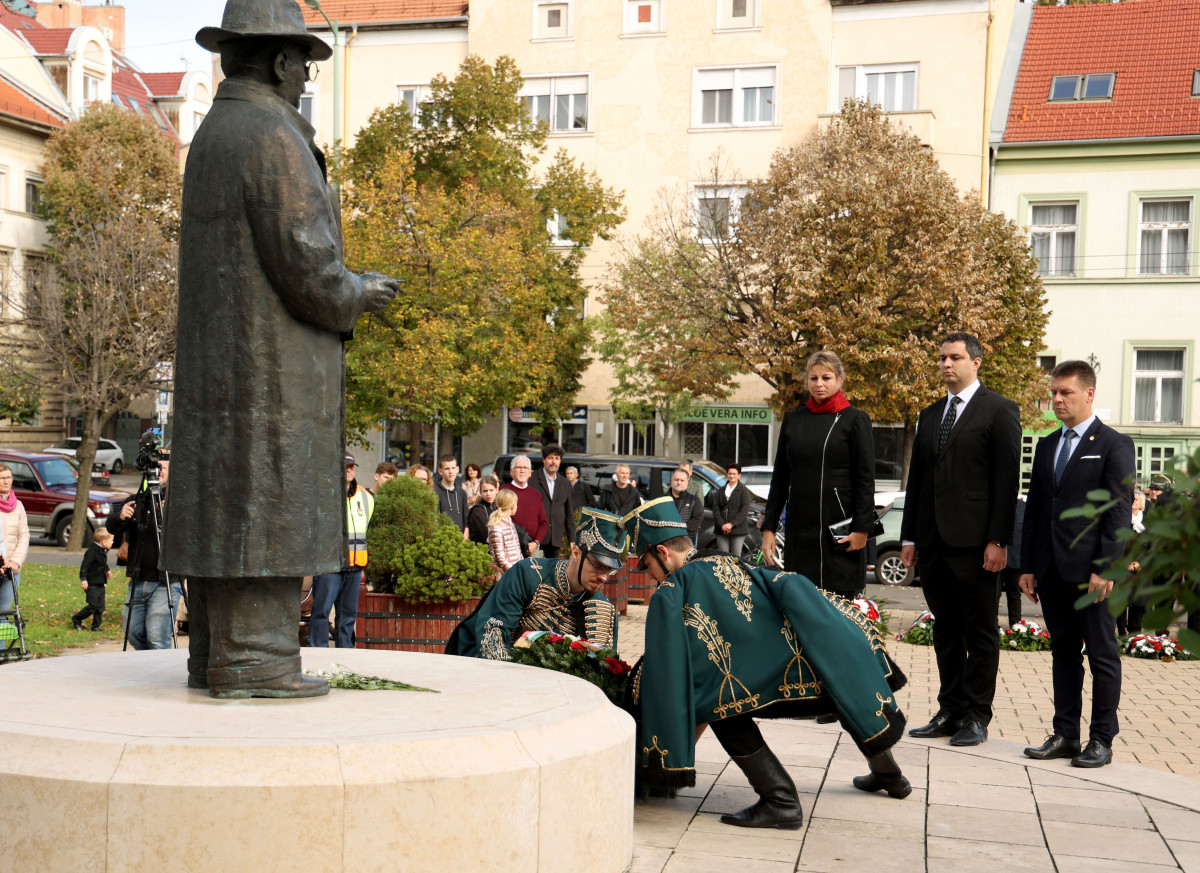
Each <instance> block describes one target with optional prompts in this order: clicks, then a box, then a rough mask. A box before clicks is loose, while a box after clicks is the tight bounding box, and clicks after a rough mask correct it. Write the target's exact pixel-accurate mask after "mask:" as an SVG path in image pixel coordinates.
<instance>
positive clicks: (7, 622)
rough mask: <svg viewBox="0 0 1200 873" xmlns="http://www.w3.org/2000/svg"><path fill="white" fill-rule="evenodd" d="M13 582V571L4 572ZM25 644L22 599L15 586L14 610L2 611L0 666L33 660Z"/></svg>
mask: <svg viewBox="0 0 1200 873" xmlns="http://www.w3.org/2000/svg"><path fill="white" fill-rule="evenodd" d="M4 575H5V577H7V579H8V581H9V582H12V570H5V571H4ZM32 657H33V655H32V654H31V653H30V651H29V646H28V645H26V644H25V621H24V620H23V619H22V618H21V597H20V593H19V592H18V591H17V586H15V585H14V586H13V602H12V609H0V664H7V663H8V662H9V661H23V660H25V659H26V658H32Z"/></svg>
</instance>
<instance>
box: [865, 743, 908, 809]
mask: <svg viewBox="0 0 1200 873" xmlns="http://www.w3.org/2000/svg"><path fill="white" fill-rule="evenodd" d="M867 766H868V767H870V768H871V773H870V775H867V776H855V777H854V787H855V788H857V789H858V790H859V791H886V792H887V793H888V796H889V797H894V798H896V799H897V800H903V799H904V798H906V797H908V795H910V794H912V786H911V785H909V784H908V780H907V779H905V778H904V774H903V773H901V772H900V765H899V764H897V763H896V759H895V758H893V757H892V750H891V749H888V750H887V751H886V752H884V753H882V754H880V755H876V756H875V757H873V758H867Z"/></svg>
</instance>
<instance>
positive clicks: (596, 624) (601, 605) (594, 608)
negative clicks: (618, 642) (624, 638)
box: [583, 598, 617, 649]
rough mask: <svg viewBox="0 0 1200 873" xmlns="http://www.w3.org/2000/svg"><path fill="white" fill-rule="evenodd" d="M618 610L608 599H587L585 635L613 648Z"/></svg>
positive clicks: (585, 604) (599, 644)
mask: <svg viewBox="0 0 1200 873" xmlns="http://www.w3.org/2000/svg"><path fill="white" fill-rule="evenodd" d="M616 620H617V610H616V609H614V608H613V605H612V604H611V603H609V602H608V601H606V600H598V599H594V598H593V599H592V600H586V601H584V604H583V623H584V634H583V635H584V636H585V637H586V638H587V639H588V640H589V641H590V642H593V643H595V644H596V645H598V646H603V647H604V648H606V649H611V648H612V646H613V626H614V625H615V624H616Z"/></svg>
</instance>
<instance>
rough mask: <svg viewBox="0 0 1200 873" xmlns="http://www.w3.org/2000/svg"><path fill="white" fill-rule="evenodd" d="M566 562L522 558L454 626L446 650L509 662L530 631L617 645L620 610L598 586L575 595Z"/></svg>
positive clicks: (601, 644) (608, 645) (612, 647)
mask: <svg viewBox="0 0 1200 873" xmlns="http://www.w3.org/2000/svg"><path fill="white" fill-rule="evenodd" d="M567 565H568V562H567V561H549V560H546V559H545V558H526V559H525V560H523V561H518V562H517V563H516V564H514V565H513V566H512V567H511V568H509V570H508V572H507V573H505V574H504V575H503V576H501V577H500V579H499V581H497V582H496V584H495V585H493V586H492V588H491V590H490V591H488V593H487V594H486V595H485V596H484V598H483V601H482V602H481V603H480V604H479V607H478V609H476V610H475V612H474V613H472V614H471V615H470V616H468V617H467V618H465V619H463V621H462V622H461V623H460V624H459V626H458V627H457V628H455V629H454V633H453V635H452V636H451V637H450V642H449V643H448V644H447V646H446V653H447V654H450V655H466V656H467V657H472V658H490V659H492V660H498V661H507V660H510V658H511V656H510V654H509V649H510V648H511V647H512V644H513V643H514V642H515V641H516V639H517V638H518V637H519V636H520V635H521V634H523V633H524V632H525V631H531V630H545V631H550V632H552V633H556V634H571V635H572V636H577V637H585V638H586V639H588V640H590V641H591V642H593V643H596V644H597V645H599V646H604V647H605V648H608V649H615V648H616V647H617V611H616V609H615V608H614V607H613V605H612V603H610V602H609V600H608V598H607V597H605V596H604V595H603V594H601V593H600V592H599V591H597V592H596V593H595V594H592V595H587V594H585V595H584V596H583V597H581V598H572V597H571V588H570V585H569V584H568V582H567Z"/></svg>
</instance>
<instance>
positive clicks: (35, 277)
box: [21, 253, 51, 321]
mask: <svg viewBox="0 0 1200 873" xmlns="http://www.w3.org/2000/svg"><path fill="white" fill-rule="evenodd" d="M22 260H23V263H22V265H21V271H22V273H23V274H24V275H23V276H22V279H23V280H24V281H23V283H22V284H23V285H24V286H25V287H24V288H23V289H22V301H21V306H22V309H23V310H24V311H23V315H24V316H25V319H26V320H27V321H37V320H38V319H40V318H41V317H42V304H43V299H44V297H45V294H46V289H47V286H48V284H49V280H50V276H51V272H50V271H51V267H50V261H49V260H47V259H46V256H45V255H33V254H28V253H27V254H25V255H24V257H23V258H22Z"/></svg>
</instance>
